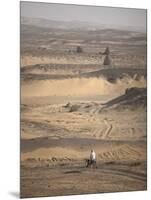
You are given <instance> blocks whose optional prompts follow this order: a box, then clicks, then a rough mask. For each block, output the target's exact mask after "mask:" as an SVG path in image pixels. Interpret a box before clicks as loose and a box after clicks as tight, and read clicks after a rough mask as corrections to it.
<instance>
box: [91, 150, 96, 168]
mask: <svg viewBox="0 0 151 200" xmlns="http://www.w3.org/2000/svg"><path fill="white" fill-rule="evenodd" d="M90 163H91V165H93V166H94V165H96V153H95V151H94V150H93V149H91V153H90Z"/></svg>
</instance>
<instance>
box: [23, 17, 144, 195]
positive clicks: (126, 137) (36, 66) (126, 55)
mask: <svg viewBox="0 0 151 200" xmlns="http://www.w3.org/2000/svg"><path fill="white" fill-rule="evenodd" d="M25 22H26V23H25ZM114 35H116V37H114ZM33 36H34V37H33ZM30 38H32V41H31V40H30ZM100 38H101V39H100ZM21 44H22V45H21V197H37V196H56V195H70V194H88V193H103V192H120V191H135V190H146V189H147V163H146V162H147V159H146V158H147V152H146V145H147V135H146V120H147V119H146V117H147V116H146V104H147V102H146V97H147V91H146V34H145V33H142V32H136V31H132V30H131V31H126V30H118V29H117V30H115V29H103V30H96V31H92V30H86V29H83V30H82V29H80V30H78V29H77V30H74V29H73V30H69V29H67V30H66V29H57V28H56V29H55V28H54V29H53V28H50V29H49V28H46V27H45V28H44V27H40V26H35V25H34V24H30V21H29V22H28V20H27V21H23V22H22V24H21ZM77 46H81V47H82V49H83V52H81V53H78V52H77V51H76V47H77ZM107 46H109V47H110V51H111V58H112V65H109V66H104V65H103V60H104V55H103V54H102V52H104V50H105V48H106V47H107ZM91 149H94V150H95V152H96V156H97V168H96V169H91V168H86V159H88V158H89V154H90V150H91Z"/></svg>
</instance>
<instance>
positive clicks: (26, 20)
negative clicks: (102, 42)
mask: <svg viewBox="0 0 151 200" xmlns="http://www.w3.org/2000/svg"><path fill="white" fill-rule="evenodd" d="M21 24H24V25H33V26H39V27H44V28H60V29H84V30H92V31H96V30H102V29H108V30H109V31H112V29H113V30H121V31H130V32H132V31H134V32H144V30H142V29H141V28H140V27H134V26H133V27H131V26H115V25H106V24H99V23H90V22H87V21H77V20H72V21H57V20H50V19H44V18H31V17H23V16H22V17H21Z"/></svg>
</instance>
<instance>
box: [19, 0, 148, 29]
mask: <svg viewBox="0 0 151 200" xmlns="http://www.w3.org/2000/svg"><path fill="white" fill-rule="evenodd" d="M21 16H27V17H36V18H46V19H52V20H63V21H72V20H80V21H88V22H92V23H100V24H106V25H110V24H111V25H116V26H118V25H119V26H135V27H140V28H142V29H144V30H145V29H146V10H145V9H131V8H112V7H100V6H81V5H68V4H54V3H38V2H37V3H34V2H21Z"/></svg>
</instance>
